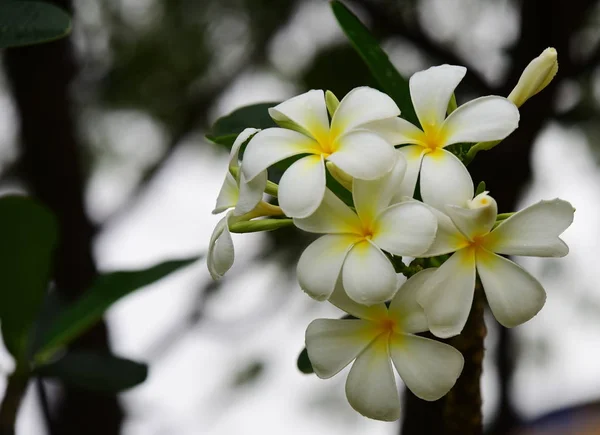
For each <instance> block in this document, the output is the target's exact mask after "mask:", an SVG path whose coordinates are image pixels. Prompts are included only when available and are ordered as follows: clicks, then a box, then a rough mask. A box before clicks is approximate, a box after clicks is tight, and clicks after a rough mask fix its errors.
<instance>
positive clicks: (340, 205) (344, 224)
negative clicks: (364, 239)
mask: <svg viewBox="0 0 600 435" xmlns="http://www.w3.org/2000/svg"><path fill="white" fill-rule="evenodd" d="M294 225H296V226H297V227H298V228H300V229H301V230H304V231H308V232H310V233H321V234H328V233H333V234H343V233H352V234H361V231H362V227H361V223H360V220H359V219H358V216H357V215H356V213H354V212H353V211H352V210H351V209H350V207H348V206H347V205H346V204H344V202H343V201H342V200H341V199H339V198H338V197H337V196H335V194H334V193H333V192H332V191H331V190H329V189H326V190H325V195H324V197H323V202H321V205H320V206H319V208H317V210H316V211H315V212H314V213H313V214H312V215H310V216H309V217H307V218H303V219H297V218H296V219H294Z"/></svg>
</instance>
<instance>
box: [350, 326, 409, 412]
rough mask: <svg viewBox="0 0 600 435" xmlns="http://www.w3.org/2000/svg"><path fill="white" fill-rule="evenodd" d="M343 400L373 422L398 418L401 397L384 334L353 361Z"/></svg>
mask: <svg viewBox="0 0 600 435" xmlns="http://www.w3.org/2000/svg"><path fill="white" fill-rule="evenodd" d="M346 397H347V398H348V402H349V403H350V405H351V406H352V408H354V409H355V410H356V411H358V412H359V413H360V414H362V415H364V416H365V417H369V418H373V419H376V420H384V421H395V420H398V419H399V418H400V397H399V395H398V389H397V387H396V380H395V379H394V372H393V371H392V364H391V363H390V357H389V350H388V339H387V335H386V334H383V335H382V336H381V337H380V338H378V339H377V340H375V341H374V342H373V343H371V345H370V346H369V347H367V348H366V349H365V350H364V351H363V352H362V353H361V354H360V355H359V356H358V358H357V359H356V361H355V362H354V364H353V365H352V369H351V370H350V373H349V374H348V379H347V380H346Z"/></svg>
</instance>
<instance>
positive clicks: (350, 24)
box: [331, 1, 420, 126]
mask: <svg viewBox="0 0 600 435" xmlns="http://www.w3.org/2000/svg"><path fill="white" fill-rule="evenodd" d="M331 8H332V9H333V14H334V15H335V18H336V19H337V21H338V23H339V25H340V27H341V28H342V30H343V31H344V33H345V34H346V36H347V37H348V39H349V40H350V42H351V43H352V46H353V47H354V49H355V50H356V51H357V52H358V54H359V55H360V57H362V59H363V60H364V62H365V63H366V64H367V66H368V67H369V70H370V71H371V74H373V77H375V80H377V82H378V83H379V84H380V85H381V87H382V89H383V90H384V91H385V92H386V93H387V94H388V95H389V96H390V97H392V99H393V100H394V101H395V102H396V104H397V105H398V107H399V108H400V110H401V112H402V117H403V118H404V119H406V120H408V121H410V122H412V123H413V124H415V125H417V126H418V125H420V124H419V120H418V119H417V115H416V114H415V109H414V108H413V105H412V100H411V99H410V91H409V88H408V81H407V80H406V79H405V78H404V77H402V75H400V73H399V72H398V70H397V69H396V68H394V65H392V62H390V59H389V58H388V56H387V54H386V53H385V52H384V51H383V50H382V49H381V47H380V46H379V43H378V42H377V40H376V39H375V38H374V37H373V35H371V32H369V29H367V28H366V27H365V25H364V24H363V23H361V22H360V20H359V19H358V18H357V17H356V15H354V14H353V13H352V12H351V11H350V10H349V9H348V8H347V7H346V6H344V5H343V4H342V3H340V2H338V1H333V2H331Z"/></svg>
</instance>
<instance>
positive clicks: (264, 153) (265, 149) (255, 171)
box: [242, 128, 321, 181]
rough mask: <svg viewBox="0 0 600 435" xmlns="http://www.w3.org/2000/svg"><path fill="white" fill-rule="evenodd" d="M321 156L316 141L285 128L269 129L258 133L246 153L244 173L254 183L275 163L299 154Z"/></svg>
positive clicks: (251, 140) (243, 166)
mask: <svg viewBox="0 0 600 435" xmlns="http://www.w3.org/2000/svg"><path fill="white" fill-rule="evenodd" d="M305 153H306V154H318V155H320V154H321V147H320V146H319V144H318V143H317V142H315V140H314V139H312V138H310V137H308V136H306V135H304V134H302V133H298V132H297V131H293V130H288V129H285V128H267V129H266V130H262V131H259V132H258V133H256V134H255V135H254V136H253V137H252V139H250V142H249V143H248V146H247V147H246V151H245V152H244V163H243V165H242V171H243V172H244V176H245V177H246V180H248V181H252V180H253V179H254V177H256V176H258V175H259V174H260V173H261V172H262V171H264V170H265V169H267V168H268V167H269V166H271V165H272V164H274V163H277V162H279V161H281V160H283V159H287V158H288V157H292V156H295V155H298V154H305Z"/></svg>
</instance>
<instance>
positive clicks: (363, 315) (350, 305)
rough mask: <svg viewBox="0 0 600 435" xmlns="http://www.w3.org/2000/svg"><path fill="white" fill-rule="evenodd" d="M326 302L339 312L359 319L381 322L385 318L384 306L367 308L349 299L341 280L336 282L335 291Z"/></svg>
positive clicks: (376, 305) (385, 309) (385, 310)
mask: <svg viewBox="0 0 600 435" xmlns="http://www.w3.org/2000/svg"><path fill="white" fill-rule="evenodd" d="M328 300H329V303H331V304H332V305H335V306H336V307H338V308H339V309H340V310H342V311H345V312H346V313H348V314H351V315H352V316H354V317H357V318H359V319H365V320H373V321H381V320H382V319H386V318H387V312H388V309H387V307H386V306H385V304H375V305H370V306H367V305H362V304H359V303H357V302H354V301H353V300H352V299H350V298H349V297H348V295H347V294H346V291H345V290H344V287H343V286H342V280H341V279H339V280H338V282H337V284H336V286H335V290H334V291H333V293H332V294H331V296H330V297H329V299H328Z"/></svg>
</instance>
